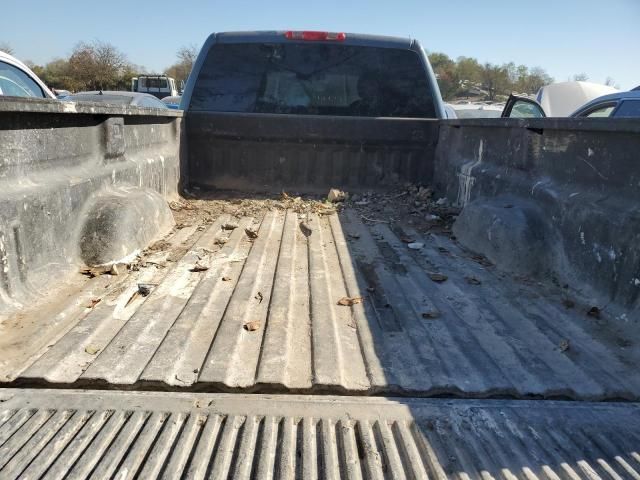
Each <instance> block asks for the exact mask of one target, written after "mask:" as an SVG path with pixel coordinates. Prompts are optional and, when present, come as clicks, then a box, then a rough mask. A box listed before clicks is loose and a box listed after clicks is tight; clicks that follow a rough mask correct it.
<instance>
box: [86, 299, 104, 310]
mask: <svg viewBox="0 0 640 480" xmlns="http://www.w3.org/2000/svg"><path fill="white" fill-rule="evenodd" d="M100 300H101V299H100V298H92V299H91V300H89V303H88V304H87V308H93V307H95V306H96V305H97V304H99V303H100Z"/></svg>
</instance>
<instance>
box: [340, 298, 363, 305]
mask: <svg viewBox="0 0 640 480" xmlns="http://www.w3.org/2000/svg"><path fill="white" fill-rule="evenodd" d="M362 301H363V298H362V297H342V298H341V299H340V300H338V305H342V306H344V307H350V306H351V305H356V304H358V303H362Z"/></svg>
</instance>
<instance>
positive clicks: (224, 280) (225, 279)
mask: <svg viewBox="0 0 640 480" xmlns="http://www.w3.org/2000/svg"><path fill="white" fill-rule="evenodd" d="M222 281H223V282H230V281H231V277H222Z"/></svg>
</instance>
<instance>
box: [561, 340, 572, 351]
mask: <svg viewBox="0 0 640 480" xmlns="http://www.w3.org/2000/svg"><path fill="white" fill-rule="evenodd" d="M570 346H571V345H570V344H569V340H567V339H565V340H562V341H561V342H560V344H559V345H558V348H559V349H560V351H561V352H566V351H567V350H569V348H570Z"/></svg>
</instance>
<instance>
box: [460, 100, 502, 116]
mask: <svg viewBox="0 0 640 480" xmlns="http://www.w3.org/2000/svg"><path fill="white" fill-rule="evenodd" d="M451 106H452V107H453V109H454V110H455V112H456V117H457V118H499V117H500V114H501V113H502V105H488V104H484V103H477V102H468V103H458V104H452V105H451Z"/></svg>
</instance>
